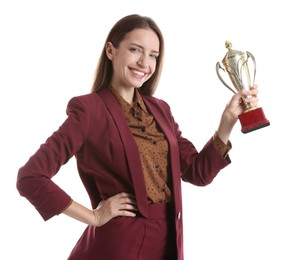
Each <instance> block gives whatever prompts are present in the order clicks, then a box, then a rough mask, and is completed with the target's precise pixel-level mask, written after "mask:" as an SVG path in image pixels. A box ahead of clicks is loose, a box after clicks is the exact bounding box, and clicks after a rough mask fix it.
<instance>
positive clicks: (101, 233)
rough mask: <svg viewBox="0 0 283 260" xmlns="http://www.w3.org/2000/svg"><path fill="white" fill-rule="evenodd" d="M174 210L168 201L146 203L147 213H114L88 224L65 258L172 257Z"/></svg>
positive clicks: (172, 259)
mask: <svg viewBox="0 0 283 260" xmlns="http://www.w3.org/2000/svg"><path fill="white" fill-rule="evenodd" d="M175 259H177V252H176V235H175V228H174V213H173V211H172V210H171V207H170V205H167V204H153V205H149V216H148V218H144V217H142V216H137V217H135V218H131V217H117V218H114V219H112V220H111V221H109V222H108V223H106V224H105V225H103V226H102V227H98V228H95V227H92V226H88V227H87V228H86V230H85V231H84V233H83V234H82V236H81V238H80V239H79V241H78V242H77V244H76V246H75V247H74V249H73V251H72V252H71V254H70V256H69V258H68V260H175Z"/></svg>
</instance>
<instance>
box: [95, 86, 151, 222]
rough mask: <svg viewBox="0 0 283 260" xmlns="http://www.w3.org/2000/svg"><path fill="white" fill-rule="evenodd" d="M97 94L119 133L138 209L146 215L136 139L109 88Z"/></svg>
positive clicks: (142, 176)
mask: <svg viewBox="0 0 283 260" xmlns="http://www.w3.org/2000/svg"><path fill="white" fill-rule="evenodd" d="M97 94H98V95H99V96H100V97H101V98H102V100H103V102H104V104H105V105H106V106H107V108H108V110H109V112H110V113H111V115H112V117H113V120H114V121H115V124H116V126H117V129H118V131H119V133H120V136H121V140H122V143H123V145H124V147H125V152H126V157H127V160H128V165H129V169H130V173H131V176H132V181H133V185H134V191H135V196H136V200H137V204H138V209H139V212H140V213H141V214H142V215H143V216H145V217H147V215H148V206H147V192H146V187H145V181H144V175H143V171H142V165H141V161H140V155H139V150H138V147H137V144H136V141H135V139H134V137H133V135H132V132H131V130H130V128H129V126H128V123H127V122H126V120H125V119H124V115H123V113H122V111H121V109H120V107H119V104H118V103H117V101H116V99H115V98H114V96H113V95H112V93H111V92H110V90H108V89H107V88H105V89H103V90H100V91H98V92H97Z"/></svg>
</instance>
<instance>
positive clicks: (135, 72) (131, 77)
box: [106, 29, 159, 90]
mask: <svg viewBox="0 0 283 260" xmlns="http://www.w3.org/2000/svg"><path fill="white" fill-rule="evenodd" d="M106 53H107V56H108V58H109V59H110V60H111V61H112V67H113V76H112V80H111V84H112V86H113V87H114V88H116V89H121V88H124V89H125V90H126V89H129V88H133V87H134V88H139V87H141V86H142V84H143V83H144V82H145V81H147V80H148V79H149V78H150V77H151V75H152V74H153V73H154V71H155V68H156V62H157V57H158V55H159V39H158V36H157V35H156V33H155V32H154V31H152V30H151V29H134V30H133V31H131V32H129V33H127V34H126V36H125V38H124V39H123V41H121V42H120V45H119V47H118V48H115V47H114V46H113V45H112V43H110V42H108V43H107V45H106Z"/></svg>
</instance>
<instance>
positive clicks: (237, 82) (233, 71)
mask: <svg viewBox="0 0 283 260" xmlns="http://www.w3.org/2000/svg"><path fill="white" fill-rule="evenodd" d="M225 47H226V48H227V49H228V52H227V53H226V55H225V56H224V58H223V60H222V63H220V62H217V63H216V73H217V76H218V78H219V79H220V81H221V82H222V83H223V84H224V85H225V86H226V87H227V88H228V89H230V90H231V91H232V92H233V93H235V94H236V93H237V92H239V91H241V90H242V89H250V88H251V87H252V86H253V85H254V80H255V74H256V62H255V58H254V56H253V55H252V54H251V53H250V52H248V51H246V52H242V51H237V50H232V49H231V48H232V44H231V43H230V42H229V41H226V42H225ZM227 74H228V76H229V77H227ZM224 76H226V78H227V79H228V80H230V81H231V83H232V84H230V85H229V84H227V83H226V82H227V79H226V81H225V80H224V79H223V77H224ZM233 87H234V88H233ZM240 101H242V100H240ZM244 105H245V111H244V113H242V114H241V115H239V120H240V123H241V126H242V129H241V131H242V132H243V133H244V134H245V133H249V132H251V131H254V130H257V129H260V128H262V127H265V126H269V125H270V123H269V121H268V120H267V119H266V117H265V115H264V112H263V109H262V108H261V107H256V108H255V107H251V105H250V104H249V103H244Z"/></svg>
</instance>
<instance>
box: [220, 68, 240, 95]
mask: <svg viewBox="0 0 283 260" xmlns="http://www.w3.org/2000/svg"><path fill="white" fill-rule="evenodd" d="M219 69H221V70H223V71H224V72H225V69H224V68H223V67H222V66H221V64H220V62H217V63H216V73H217V76H218V78H219V79H220V81H221V82H222V83H223V84H224V86H225V87H227V88H228V89H230V90H231V91H232V92H233V93H234V94H236V93H237V92H236V91H235V90H234V89H232V88H231V87H230V86H229V85H228V84H227V83H226V82H225V81H224V79H223V78H222V76H221V75H220V72H219Z"/></svg>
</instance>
